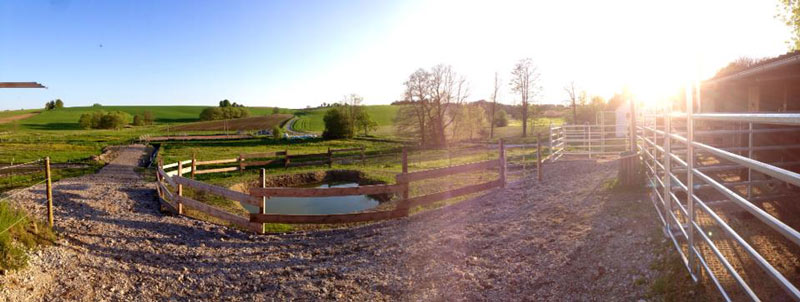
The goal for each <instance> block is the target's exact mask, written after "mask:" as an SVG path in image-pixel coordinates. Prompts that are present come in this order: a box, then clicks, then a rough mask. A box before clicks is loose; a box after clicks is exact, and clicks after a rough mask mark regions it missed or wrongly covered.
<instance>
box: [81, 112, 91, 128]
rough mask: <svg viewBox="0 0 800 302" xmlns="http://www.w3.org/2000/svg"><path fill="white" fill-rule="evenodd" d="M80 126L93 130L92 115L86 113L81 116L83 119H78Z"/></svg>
mask: <svg viewBox="0 0 800 302" xmlns="http://www.w3.org/2000/svg"><path fill="white" fill-rule="evenodd" d="M78 125H80V126H81V128H83V129H91V128H92V125H93V124H92V114H91V113H84V114H81V117H80V118H79V119H78Z"/></svg>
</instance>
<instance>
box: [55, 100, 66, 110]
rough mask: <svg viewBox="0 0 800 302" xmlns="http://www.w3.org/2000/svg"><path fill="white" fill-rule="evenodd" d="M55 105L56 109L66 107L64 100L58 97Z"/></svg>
mask: <svg viewBox="0 0 800 302" xmlns="http://www.w3.org/2000/svg"><path fill="white" fill-rule="evenodd" d="M54 106H55V109H61V108H64V102H63V101H62V100H61V99H56V102H55V104H54Z"/></svg>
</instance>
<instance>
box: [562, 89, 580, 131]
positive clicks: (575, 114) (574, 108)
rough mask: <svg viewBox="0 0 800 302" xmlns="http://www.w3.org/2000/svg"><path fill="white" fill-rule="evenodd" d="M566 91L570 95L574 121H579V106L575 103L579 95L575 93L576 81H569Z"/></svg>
mask: <svg viewBox="0 0 800 302" xmlns="http://www.w3.org/2000/svg"><path fill="white" fill-rule="evenodd" d="M564 91H566V92H567V96H569V101H570V102H571V104H572V121H573V122H577V120H578V107H577V104H576V103H575V102H576V101H577V95H576V94H575V81H571V82H569V84H567V86H564Z"/></svg>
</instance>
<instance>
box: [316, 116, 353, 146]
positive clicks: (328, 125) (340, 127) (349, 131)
mask: <svg viewBox="0 0 800 302" xmlns="http://www.w3.org/2000/svg"><path fill="white" fill-rule="evenodd" d="M322 120H323V121H324V122H325V131H323V132H322V138H324V139H337V138H351V137H353V127H352V126H351V125H352V124H351V123H350V121H349V120H348V118H347V115H345V114H344V113H343V112H342V110H340V109H339V108H332V109H328V111H327V112H326V113H325V117H323V118H322Z"/></svg>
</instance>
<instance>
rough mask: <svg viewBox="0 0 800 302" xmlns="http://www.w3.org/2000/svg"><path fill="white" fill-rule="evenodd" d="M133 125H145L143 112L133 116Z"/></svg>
mask: <svg viewBox="0 0 800 302" xmlns="http://www.w3.org/2000/svg"><path fill="white" fill-rule="evenodd" d="M133 125H134V126H144V117H143V116H142V115H141V114H137V115H134V116H133Z"/></svg>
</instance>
